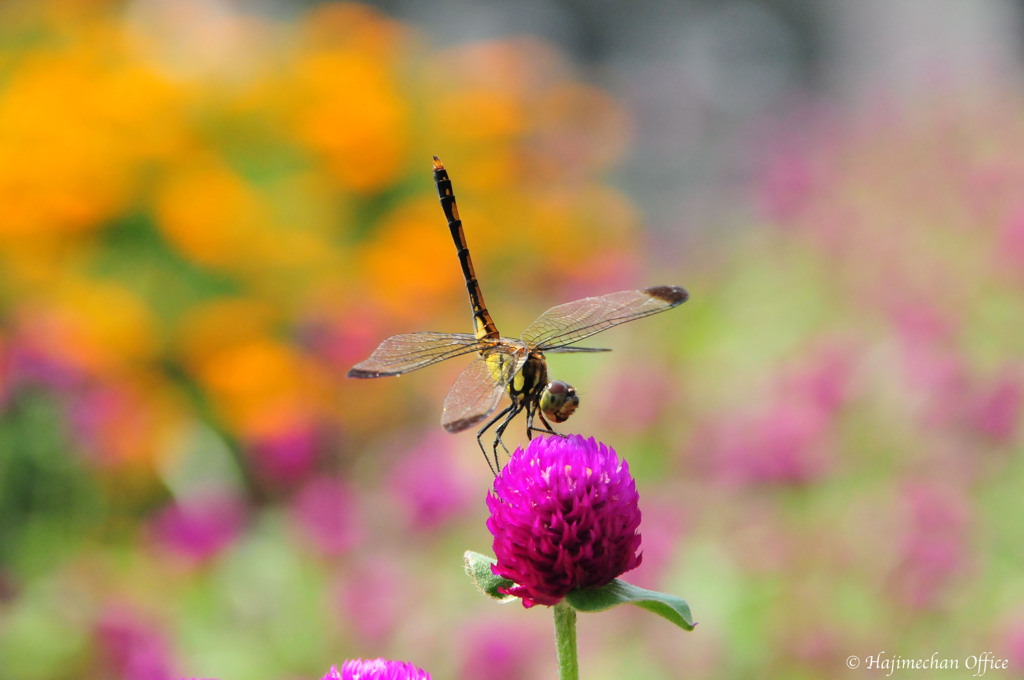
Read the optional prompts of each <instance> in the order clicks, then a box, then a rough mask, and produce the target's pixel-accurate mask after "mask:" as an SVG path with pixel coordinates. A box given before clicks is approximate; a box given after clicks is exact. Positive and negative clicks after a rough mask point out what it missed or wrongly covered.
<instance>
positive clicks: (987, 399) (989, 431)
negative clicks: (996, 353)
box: [967, 371, 1024, 444]
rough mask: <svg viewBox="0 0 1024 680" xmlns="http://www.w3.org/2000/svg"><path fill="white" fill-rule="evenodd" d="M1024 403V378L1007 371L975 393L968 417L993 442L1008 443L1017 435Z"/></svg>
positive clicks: (976, 428) (971, 423)
mask: <svg viewBox="0 0 1024 680" xmlns="http://www.w3.org/2000/svg"><path fill="white" fill-rule="evenodd" d="M1022 406H1024V385H1022V381H1021V377H1020V375H1019V374H1017V373H1016V372H1013V371H1006V372H1004V373H1003V374H1002V375H1000V376H999V377H997V378H996V379H995V380H993V381H991V382H990V383H989V384H986V385H983V386H981V387H979V388H978V389H977V390H976V391H975V394H973V395H971V397H970V404H969V406H968V413H967V417H968V419H969V423H970V425H971V426H972V427H973V429H974V431H975V432H977V433H979V434H981V435H982V436H984V437H985V438H987V439H989V440H991V441H994V442H997V443H1001V444H1006V443H1009V442H1012V441H1013V440H1014V438H1015V437H1016V435H1017V432H1018V430H1019V427H1020V418H1021V407H1022Z"/></svg>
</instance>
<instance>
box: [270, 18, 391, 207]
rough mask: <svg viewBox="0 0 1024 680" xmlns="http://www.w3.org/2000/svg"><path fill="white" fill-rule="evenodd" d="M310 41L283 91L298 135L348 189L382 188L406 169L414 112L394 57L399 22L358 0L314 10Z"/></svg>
mask: <svg viewBox="0 0 1024 680" xmlns="http://www.w3.org/2000/svg"><path fill="white" fill-rule="evenodd" d="M305 37H307V39H308V40H309V41H310V42H311V43H312V46H311V47H310V48H309V49H306V50H301V51H300V52H299V54H298V55H296V57H295V61H294V63H293V64H292V72H291V73H290V74H289V77H288V80H287V84H286V87H285V88H283V90H282V94H283V95H285V96H286V97H288V99H289V101H290V103H291V110H290V116H291V122H292V125H294V128H295V134H296V135H297V137H298V139H299V140H300V141H301V142H302V143H304V144H306V145H308V146H309V147H310V148H311V149H312V150H313V151H314V152H315V153H317V154H318V155H319V156H320V157H321V158H322V159H323V161H324V162H325V164H326V167H327V168H328V169H329V171H330V172H331V173H332V175H333V176H334V177H335V178H336V179H337V181H338V182H339V183H340V185H341V186H342V187H343V188H345V189H347V190H350V191H354V192H357V193H367V192H372V191H379V190H380V189H382V188H384V187H385V186H387V185H389V184H391V183H393V182H394V181H395V180H396V178H397V177H398V176H399V174H400V173H401V172H403V170H404V166H405V161H406V156H407V150H408V145H409V129H410V113H409V106H408V104H407V102H406V98H405V96H404V94H403V93H402V92H401V91H400V89H399V82H400V79H399V77H398V74H397V73H396V69H395V68H394V67H393V63H394V61H395V59H396V57H397V56H398V55H399V53H400V50H401V44H400V43H399V38H400V37H401V33H400V32H398V31H396V30H395V24H394V23H393V22H390V21H386V20H384V19H383V18H381V17H380V16H379V15H377V14H376V13H374V12H372V11H371V10H369V9H367V8H365V7H361V6H358V5H349V4H341V5H337V6H333V5H332V6H326V7H325V8H322V9H320V10H318V11H315V12H313V13H311V15H310V16H309V17H308V19H307V20H306V24H305Z"/></svg>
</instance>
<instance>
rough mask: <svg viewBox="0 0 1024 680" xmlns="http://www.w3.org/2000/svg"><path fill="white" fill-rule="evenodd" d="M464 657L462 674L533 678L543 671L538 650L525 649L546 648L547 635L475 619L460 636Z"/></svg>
mask: <svg viewBox="0 0 1024 680" xmlns="http://www.w3.org/2000/svg"><path fill="white" fill-rule="evenodd" d="M459 640H460V641H461V642H460V645H459V646H460V648H461V651H462V661H461V662H460V673H459V677H463V678H488V680H532V679H533V678H536V677H539V674H540V673H541V672H542V671H541V668H539V667H538V663H537V661H538V658H540V655H538V654H527V653H524V650H530V649H544V648H545V647H546V646H547V645H548V644H550V643H549V641H548V640H547V636H545V635H542V634H540V633H538V632H537V631H534V630H531V629H528V628H524V627H523V626H519V625H514V624H511V623H489V622H487V623H483V624H481V623H474V624H473V625H472V626H467V627H466V629H465V630H464V631H463V632H462V634H461V635H460V636H459Z"/></svg>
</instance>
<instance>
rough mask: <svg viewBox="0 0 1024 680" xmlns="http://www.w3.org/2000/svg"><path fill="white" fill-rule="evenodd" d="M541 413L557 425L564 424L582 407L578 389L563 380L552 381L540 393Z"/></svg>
mask: <svg viewBox="0 0 1024 680" xmlns="http://www.w3.org/2000/svg"><path fill="white" fill-rule="evenodd" d="M538 405H539V406H540V410H541V412H542V413H543V414H544V415H546V416H547V417H548V418H551V420H553V421H555V422H556V423H564V422H565V421H566V420H568V419H569V416H571V415H572V414H573V412H574V411H576V407H577V406H579V405H580V398H579V397H578V396H576V388H574V387H573V386H572V385H570V384H569V383H566V382H562V381H561V380H552V381H551V382H549V383H548V384H547V386H546V387H545V388H544V390H543V391H542V392H541V393H540V399H539V400H538Z"/></svg>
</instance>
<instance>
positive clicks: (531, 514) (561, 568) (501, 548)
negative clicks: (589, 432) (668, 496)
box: [487, 435, 641, 607]
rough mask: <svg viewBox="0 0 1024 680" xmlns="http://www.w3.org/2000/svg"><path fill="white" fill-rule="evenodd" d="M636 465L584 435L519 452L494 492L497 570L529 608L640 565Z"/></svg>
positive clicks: (539, 442) (536, 443)
mask: <svg viewBox="0 0 1024 680" xmlns="http://www.w3.org/2000/svg"><path fill="white" fill-rule="evenodd" d="M638 501H639V496H638V495H637V492H636V484H635V483H634V482H633V478H632V477H631V476H630V474H629V466H628V465H627V464H626V462H625V461H624V460H620V459H619V457H618V456H617V455H615V451H614V450H612V449H611V448H609V447H608V446H606V445H605V444H600V443H598V442H596V441H595V440H594V439H593V438H591V439H584V438H583V437H581V436H579V435H573V436H570V437H566V438H562V437H543V438H538V439H534V440H532V441H531V442H530V445H529V446H528V447H527V448H526V449H525V450H523V449H516V451H515V452H514V453H513V454H512V458H511V460H509V462H508V465H506V466H505V469H504V470H502V471H501V474H500V475H499V476H498V477H497V478H496V479H495V480H494V490H493V491H492V493H490V494H488V496H487V507H488V508H489V509H490V511H491V516H490V518H489V519H488V520H487V528H488V529H489V530H490V531H491V533H492V534H493V535H494V544H493V547H494V554H495V557H496V558H497V564H496V565H494V567H492V570H493V572H494V574H495V575H497V576H500V577H502V578H507V579H509V580H511V581H514V582H515V584H516V585H514V586H512V587H509V588H507V589H505V590H503V591H502V592H506V593H507V594H509V595H515V596H517V597H520V598H522V600H523V605H524V606H526V607H531V606H533V605H535V604H545V605H553V604H557V603H558V601H559V600H561V599H562V598H563V597H565V595H566V594H567V593H569V592H570V591H572V590H575V589H577V588H597V587H600V586H603V585H605V584H607V583H609V582H611V581H612V580H614V579H615V578H617V577H618V576H619V575H620V574H622V573H624V572H627V571H629V570H630V569H633V568H634V567H636V566H637V565H639V564H640V557H641V556H640V554H639V553H638V550H639V548H640V533H639V531H638V529H639V527H640V508H639V507H638Z"/></svg>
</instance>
